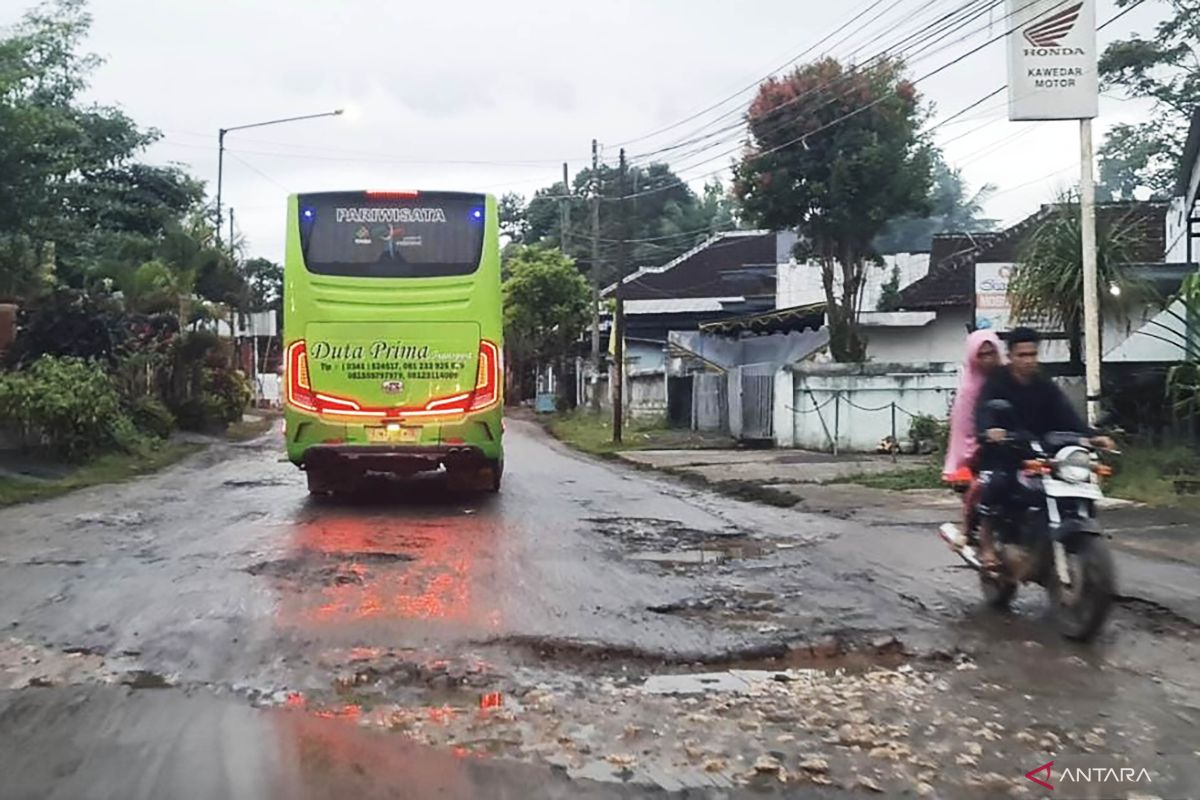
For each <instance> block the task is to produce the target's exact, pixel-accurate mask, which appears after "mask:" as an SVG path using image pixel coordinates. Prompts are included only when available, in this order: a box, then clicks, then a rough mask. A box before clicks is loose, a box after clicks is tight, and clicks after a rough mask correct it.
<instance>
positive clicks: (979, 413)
mask: <svg viewBox="0 0 1200 800" xmlns="http://www.w3.org/2000/svg"><path fill="white" fill-rule="evenodd" d="M990 400H1007V401H1008V402H1009V403H1011V404H1012V407H1013V408H1012V414H1011V419H1010V420H1008V421H994V420H993V419H992V416H993V415H992V414H991V413H990V412H989V411H988V410H987V408H986V404H987V403H988V401H990ZM988 428H1012V429H1014V430H1019V431H1023V432H1025V433H1028V434H1030V435H1032V436H1034V437H1036V438H1041V437H1043V436H1045V435H1046V434H1047V433H1050V432H1051V431H1061V432H1064V433H1080V434H1086V435H1091V434H1092V433H1093V431H1092V429H1091V428H1090V427H1089V426H1088V425H1087V424H1086V423H1085V422H1084V421H1083V420H1082V419H1080V418H1079V414H1078V413H1076V411H1075V408H1074V407H1073V406H1072V405H1071V401H1070V400H1068V399H1067V396H1066V395H1065V394H1063V391H1062V389H1059V388H1058V387H1057V386H1056V385H1055V384H1054V382H1053V381H1051V380H1050V379H1049V378H1047V377H1046V376H1044V375H1041V374H1039V375H1038V376H1037V377H1035V378H1034V379H1033V380H1032V381H1030V382H1029V383H1021V382H1020V381H1018V380H1017V379H1016V378H1014V377H1013V374H1012V371H1011V370H1010V369H1008V368H1006V367H1004V368H1001V369H998V370H996V371H995V372H994V373H993V374H992V376H991V377H990V378H988V381H987V383H986V384H984V387H983V391H982V392H980V393H979V405H977V406H976V407H975V432H976V433H977V434H978V435H980V436H983V435H984V434H985V433H986V432H987V429H988Z"/></svg>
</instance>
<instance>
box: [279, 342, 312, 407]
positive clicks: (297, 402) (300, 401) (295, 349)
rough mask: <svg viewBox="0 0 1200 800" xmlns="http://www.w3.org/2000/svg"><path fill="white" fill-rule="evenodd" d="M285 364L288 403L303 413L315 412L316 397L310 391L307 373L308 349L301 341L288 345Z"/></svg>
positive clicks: (310, 386)
mask: <svg viewBox="0 0 1200 800" xmlns="http://www.w3.org/2000/svg"><path fill="white" fill-rule="evenodd" d="M285 363H286V367H285V369H286V370H287V400H288V403H289V404H291V405H293V406H295V407H296V408H302V409H304V410H305V411H316V410H317V396H316V394H314V393H313V390H312V380H311V378H310V377H309V373H308V349H307V348H306V347H305V344H304V340H303V339H301V340H299V341H296V342H292V343H291V344H290V345H288V349H287V361H286V362H285Z"/></svg>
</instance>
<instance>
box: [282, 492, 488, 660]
mask: <svg viewBox="0 0 1200 800" xmlns="http://www.w3.org/2000/svg"><path fill="white" fill-rule="evenodd" d="M401 513H402V512H401ZM491 534H492V531H491V530H490V527H489V526H488V525H487V524H486V523H485V522H483V521H481V520H480V519H479V518H478V517H475V516H470V515H458V514H455V515H454V516H441V517H417V518H407V519H406V518H403V517H401V516H399V515H396V516H389V515H371V516H367V515H364V514H361V513H355V511H354V510H353V509H347V510H339V509H329V510H327V511H326V510H323V511H322V513H321V514H320V516H318V517H316V518H315V519H311V520H306V521H301V522H298V523H297V524H296V526H295V528H294V533H293V534H292V537H291V541H290V543H289V546H290V550H291V552H290V554H289V562H290V563H291V564H293V565H294V567H293V568H292V570H291V572H292V573H294V574H289V575H287V576H286V577H285V579H284V580H283V582H282V584H281V586H280V588H281V590H282V591H281V601H280V621H281V622H282V623H284V624H292V625H301V626H311V625H322V626H324V625H330V624H338V623H346V622H355V621H357V622H370V621H389V620H414V621H431V622H456V623H467V624H469V625H471V626H473V627H480V628H484V627H490V628H496V627H498V626H499V624H500V617H499V612H498V611H496V610H494V609H493V608H492V607H490V605H484V606H482V607H480V606H479V604H478V603H477V602H476V601H475V599H474V597H473V595H472V588H473V584H474V581H475V579H476V577H477V576H476V575H475V574H474V573H475V571H476V569H477V565H478V564H479V562H480V561H481V560H482V557H483V556H484V554H485V552H486V551H487V550H488V549H489V548H490V546H491V541H490V535H491ZM371 652H372V651H371V650H370V649H369V648H362V649H361V650H360V651H359V653H360V654H361V655H363V656H365V657H369V654H370V653H371Z"/></svg>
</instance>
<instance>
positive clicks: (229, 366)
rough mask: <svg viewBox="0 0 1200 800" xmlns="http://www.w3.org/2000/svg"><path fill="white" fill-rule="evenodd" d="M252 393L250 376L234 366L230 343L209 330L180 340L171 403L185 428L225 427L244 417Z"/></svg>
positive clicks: (173, 375)
mask: <svg viewBox="0 0 1200 800" xmlns="http://www.w3.org/2000/svg"><path fill="white" fill-rule="evenodd" d="M252 396H253V393H252V392H251V390H250V383H249V381H248V380H247V379H246V376H245V375H243V374H242V373H241V372H240V371H239V370H236V369H234V366H233V357H232V353H231V352H230V347H229V344H228V342H225V341H222V340H221V339H219V338H218V337H217V336H215V335H214V334H212V333H209V332H207V331H199V332H195V333H189V334H187V335H186V336H182V337H179V339H177V340H176V343H175V347H174V353H173V366H172V374H171V381H170V391H169V393H168V395H167V405H168V407H169V408H170V410H171V411H172V412H173V413H174V414H175V417H176V419H178V420H179V426H180V427H181V428H183V429H185V430H191V431H212V430H217V429H223V428H225V427H227V426H228V425H230V424H231V423H233V422H237V421H239V420H241V418H242V414H243V413H244V412H245V410H246V406H248V405H249V404H250V399H251V397H252Z"/></svg>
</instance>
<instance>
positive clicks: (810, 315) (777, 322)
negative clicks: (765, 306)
mask: <svg viewBox="0 0 1200 800" xmlns="http://www.w3.org/2000/svg"><path fill="white" fill-rule="evenodd" d="M824 324H825V304H824V303H809V304H808V305H803V306H792V307H791V308H777V309H775V310H774V311H765V312H763V313H760V314H751V315H749V316H745V317H735V318H733V319H724V320H719V321H717V322H705V323H703V324H701V325H700V332H701V333H712V334H718V335H721V336H732V335H735V334H741V333H752V334H755V335H760V336H761V335H766V334H770V333H787V332H789V331H803V330H808V329H812V330H818V329H820V328H821V326H822V325H824Z"/></svg>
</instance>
